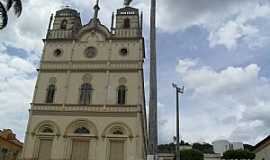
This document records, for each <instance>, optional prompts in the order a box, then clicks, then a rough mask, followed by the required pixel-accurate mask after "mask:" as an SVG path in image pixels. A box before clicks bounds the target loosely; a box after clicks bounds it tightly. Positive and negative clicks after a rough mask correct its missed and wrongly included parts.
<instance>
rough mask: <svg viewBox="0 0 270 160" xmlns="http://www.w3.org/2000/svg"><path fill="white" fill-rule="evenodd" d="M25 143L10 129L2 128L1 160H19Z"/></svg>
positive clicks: (0, 139)
mask: <svg viewBox="0 0 270 160" xmlns="http://www.w3.org/2000/svg"><path fill="white" fill-rule="evenodd" d="M22 147H23V143H21V142H20V141H19V140H18V139H17V138H16V135H15V134H14V133H13V132H12V130H10V129H4V130H3V131H1V130H0V160H17V159H18V157H19V156H20V155H21V151H22Z"/></svg>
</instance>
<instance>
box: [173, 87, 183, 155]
mask: <svg viewBox="0 0 270 160" xmlns="http://www.w3.org/2000/svg"><path fill="white" fill-rule="evenodd" d="M173 87H174V88H175V90H176V153H175V155H176V160H180V149H179V148H180V134H179V130H180V125H179V124H180V118H179V110H180V109H179V93H180V94H184V87H182V88H179V87H178V86H177V85H176V84H173Z"/></svg>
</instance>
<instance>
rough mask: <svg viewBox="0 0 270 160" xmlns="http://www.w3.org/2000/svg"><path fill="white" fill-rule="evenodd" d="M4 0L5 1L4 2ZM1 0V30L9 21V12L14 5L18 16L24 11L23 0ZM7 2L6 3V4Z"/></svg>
mask: <svg viewBox="0 0 270 160" xmlns="http://www.w3.org/2000/svg"><path fill="white" fill-rule="evenodd" d="M3 1H4V2H5V3H3ZM3 1H2V2H1V0H0V30H1V29H3V28H5V27H6V26H7V23H8V14H7V12H8V11H9V10H10V9H11V8H12V7H13V9H14V13H15V15H16V16H17V17H20V15H21V13H22V1H21V0H3ZM4 4H5V5H4Z"/></svg>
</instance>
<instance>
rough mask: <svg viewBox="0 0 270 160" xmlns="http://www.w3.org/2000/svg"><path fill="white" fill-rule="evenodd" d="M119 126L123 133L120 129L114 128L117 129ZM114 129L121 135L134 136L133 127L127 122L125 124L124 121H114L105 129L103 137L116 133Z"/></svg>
mask: <svg viewBox="0 0 270 160" xmlns="http://www.w3.org/2000/svg"><path fill="white" fill-rule="evenodd" d="M117 128H121V129H122V130H120V132H122V133H120V132H119V131H118V130H114V129H117ZM112 131H115V132H117V133H119V134H120V135H126V136H128V137H129V138H133V137H134V135H133V133H132V130H131V128H130V127H129V126H128V125H127V124H125V123H123V122H114V123H111V124H109V125H108V126H107V127H106V128H105V129H104V130H103V132H102V137H106V135H111V134H114V133H113V132H112ZM117 133H116V134H117Z"/></svg>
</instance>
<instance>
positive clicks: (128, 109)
mask: <svg viewBox="0 0 270 160" xmlns="http://www.w3.org/2000/svg"><path fill="white" fill-rule="evenodd" d="M141 109H142V107H141V106H140V105H124V106H119V105H107V106H106V105H89V106H82V105H65V106H64V107H63V106H62V105H59V104H56V105H49V104H48V105H46V104H33V105H32V108H31V111H32V112H33V114H35V113H39V112H44V113H45V114H46V112H60V113H64V112H66V113H72V114H75V113H76V112H77V113H80V114H82V113H86V114H90V113H103V114H104V113H138V112H139V113H140V112H141Z"/></svg>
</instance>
